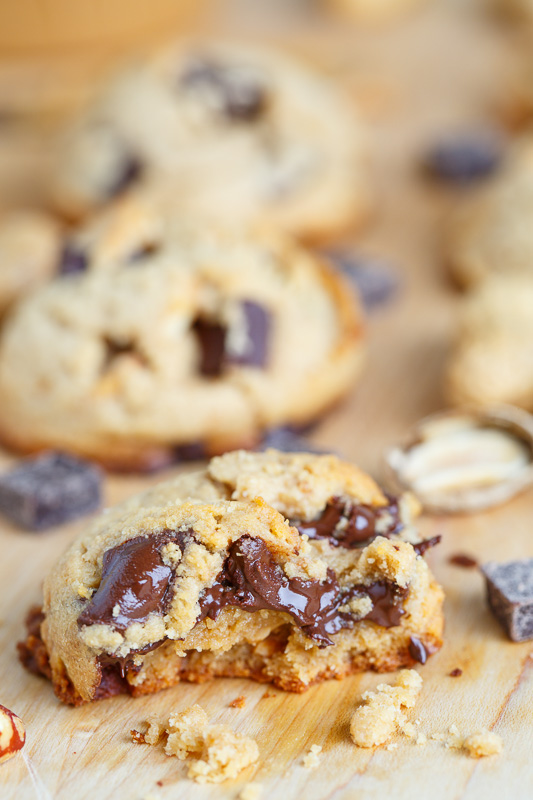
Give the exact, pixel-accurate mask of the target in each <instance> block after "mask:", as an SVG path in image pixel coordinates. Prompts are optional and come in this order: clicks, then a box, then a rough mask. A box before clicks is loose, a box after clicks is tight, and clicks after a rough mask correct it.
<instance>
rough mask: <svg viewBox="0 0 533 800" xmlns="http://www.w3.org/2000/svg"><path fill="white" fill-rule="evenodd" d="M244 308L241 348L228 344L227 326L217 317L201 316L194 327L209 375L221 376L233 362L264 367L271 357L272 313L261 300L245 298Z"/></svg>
mask: <svg viewBox="0 0 533 800" xmlns="http://www.w3.org/2000/svg"><path fill="white" fill-rule="evenodd" d="M240 308H241V311H242V314H243V321H244V326H245V336H244V337H243V339H244V346H243V348H242V349H241V350H239V351H229V350H228V348H227V333H228V331H227V328H226V326H225V325H223V324H222V323H220V322H218V321H216V320H209V319H204V318H203V317H199V318H198V319H197V320H196V321H195V322H194V324H193V326H192V330H193V331H194V333H195V334H196V336H197V339H198V344H199V348H200V365H199V368H200V373H201V374H202V375H205V376H206V377H208V378H218V377H220V375H221V374H222V373H223V371H224V369H225V367H226V366H230V365H232V364H235V365H239V366H248V367H258V368H261V367H264V366H265V365H266V363H267V358H268V343H269V337H270V314H269V313H268V312H267V311H266V310H265V309H264V308H263V307H262V306H260V305H258V304H257V303H254V302H252V301H251V300H243V301H242V303H241V306H240Z"/></svg>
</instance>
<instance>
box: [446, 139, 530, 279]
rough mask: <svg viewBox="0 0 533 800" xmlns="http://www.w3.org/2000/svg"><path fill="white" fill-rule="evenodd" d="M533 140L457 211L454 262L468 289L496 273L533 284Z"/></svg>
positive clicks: (452, 231) (451, 249) (451, 246)
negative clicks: (522, 278)
mask: <svg viewBox="0 0 533 800" xmlns="http://www.w3.org/2000/svg"><path fill="white" fill-rule="evenodd" d="M532 219H533V137H528V138H526V139H524V140H523V141H522V142H521V143H520V144H519V145H518V146H517V148H516V150H515V152H513V153H512V154H511V155H510V157H509V159H508V161H507V163H506V164H505V165H504V167H503V168H502V169H501V171H500V172H497V173H496V174H495V175H494V177H493V178H491V179H490V180H489V181H488V182H487V183H485V184H484V185H483V187H482V188H480V189H479V190H477V191H475V192H474V193H472V194H469V195H468V196H467V197H466V198H465V199H464V200H463V201H462V202H460V203H459V204H458V206H457V209H456V210H455V211H454V213H453V217H452V220H451V225H450V228H449V231H448V246H447V250H448V261H449V266H450V270H451V273H452V275H453V278H454V279H455V281H456V282H457V283H458V284H459V285H460V286H462V287H471V286H476V285H479V284H480V283H481V282H482V281H484V280H485V279H486V278H488V277H490V276H491V275H502V276H503V275H511V274H515V273H518V274H523V275H524V276H526V275H527V276H529V279H530V280H531V281H532V282H533V225H532V224H531V220H532Z"/></svg>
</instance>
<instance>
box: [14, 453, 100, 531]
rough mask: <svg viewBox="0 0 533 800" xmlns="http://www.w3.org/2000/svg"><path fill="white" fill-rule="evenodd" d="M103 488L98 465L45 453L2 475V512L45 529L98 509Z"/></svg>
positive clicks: (36, 528)
mask: <svg viewBox="0 0 533 800" xmlns="http://www.w3.org/2000/svg"><path fill="white" fill-rule="evenodd" d="M101 487H102V473H101V471H100V470H99V469H98V467H96V466H95V465H94V464H91V463H89V462H87V461H83V460H82V459H79V458H76V457H74V456H71V455H68V454H66V453H43V454H42V455H39V456H37V457H35V458H28V459H25V460H24V461H23V462H22V463H21V464H20V465H19V466H18V467H16V468H15V469H14V470H12V471H11V472H7V473H4V475H1V476H0V512H1V513H2V514H4V515H5V516H6V517H8V518H9V519H10V520H12V521H13V522H15V523H16V524H17V525H20V527H22V528H27V529H28V530H33V531H41V530H45V529H46V528H51V527H52V526H54V525H61V524H62V523H64V522H68V521H69V520H71V519H74V518H75V517H81V516H83V515H84V514H89V513H90V512H91V511H95V510H96V509H97V508H98V507H99V505H100V502H101Z"/></svg>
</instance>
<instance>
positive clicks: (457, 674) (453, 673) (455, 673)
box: [448, 667, 463, 678]
mask: <svg viewBox="0 0 533 800" xmlns="http://www.w3.org/2000/svg"><path fill="white" fill-rule="evenodd" d="M448 674H449V676H450V678H460V677H461V675H462V674H463V670H462V669H460V668H459V667H455V669H452V671H451V672H450V673H448Z"/></svg>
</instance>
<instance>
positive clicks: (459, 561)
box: [448, 553, 478, 569]
mask: <svg viewBox="0 0 533 800" xmlns="http://www.w3.org/2000/svg"><path fill="white" fill-rule="evenodd" d="M448 561H449V562H450V564H453V565H454V567H462V568H463V569H475V568H476V567H477V566H478V562H477V561H476V559H475V558H473V557H472V556H469V555H467V554H466V553H455V554H454V555H452V556H450V557H449V559H448Z"/></svg>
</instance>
